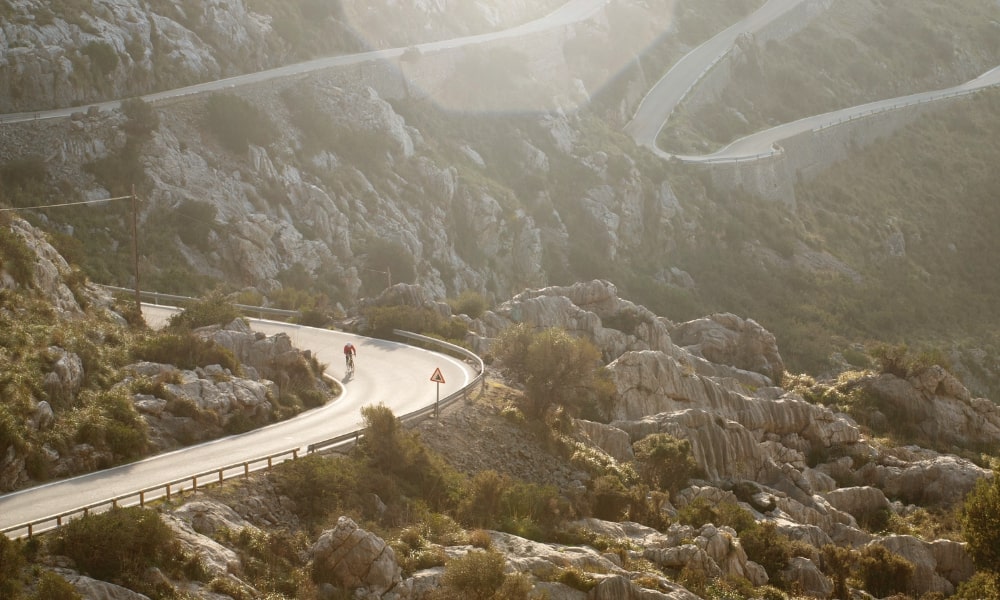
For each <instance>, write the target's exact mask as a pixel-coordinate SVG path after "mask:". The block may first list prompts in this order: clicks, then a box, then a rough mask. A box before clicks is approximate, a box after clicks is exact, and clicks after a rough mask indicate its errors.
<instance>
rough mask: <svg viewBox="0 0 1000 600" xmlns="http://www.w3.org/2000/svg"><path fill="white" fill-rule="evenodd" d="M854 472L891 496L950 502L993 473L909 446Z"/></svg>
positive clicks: (926, 502)
mask: <svg viewBox="0 0 1000 600" xmlns="http://www.w3.org/2000/svg"><path fill="white" fill-rule="evenodd" d="M857 476H858V477H859V478H860V479H861V481H864V482H865V483H867V484H868V485H871V486H875V487H877V488H879V489H881V490H882V491H883V492H884V493H885V495H886V496H888V497H890V498H894V499H900V500H902V501H904V502H908V503H914V504H919V505H943V506H952V505H954V504H955V503H956V502H958V501H960V500H961V499H962V498H963V497H965V494H967V493H968V492H969V491H970V490H972V488H973V487H974V486H975V485H976V482H977V481H979V480H980V479H983V478H989V477H993V473H992V472H991V471H990V470H989V469H984V468H982V467H980V466H977V465H976V464H974V463H972V462H971V461H968V460H965V459H962V458H959V457H957V456H952V455H941V454H938V453H936V452H933V451H930V450H925V449H921V448H917V447H913V446H908V447H904V448H897V449H895V450H894V451H893V452H892V453H891V454H886V455H885V456H883V457H881V458H880V459H878V460H876V461H873V462H869V463H867V464H865V465H864V466H862V467H861V468H860V469H858V470H857Z"/></svg>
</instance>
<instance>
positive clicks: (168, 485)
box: [167, 483, 170, 502]
mask: <svg viewBox="0 0 1000 600" xmlns="http://www.w3.org/2000/svg"><path fill="white" fill-rule="evenodd" d="M167 501H168V502H169V501H170V484H169V483H168V484H167Z"/></svg>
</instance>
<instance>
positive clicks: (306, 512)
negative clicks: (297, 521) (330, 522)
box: [273, 454, 362, 523]
mask: <svg viewBox="0 0 1000 600" xmlns="http://www.w3.org/2000/svg"><path fill="white" fill-rule="evenodd" d="M273 473H274V474H273V477H274V481H275V485H276V487H277V488H278V490H279V491H280V492H281V494H282V495H285V496H288V497H289V498H291V499H292V500H293V501H294V510H295V514H296V515H298V517H299V518H301V519H303V520H305V521H307V522H309V523H319V522H322V520H323V519H325V518H326V516H327V515H329V514H332V513H333V512H335V511H338V510H341V509H342V507H345V506H348V505H351V504H353V501H352V497H353V495H354V494H356V493H357V492H356V490H357V488H358V486H359V482H360V481H361V475H362V473H361V472H360V470H359V469H358V465H357V463H355V462H354V461H352V460H350V459H346V458H328V457H323V456H320V455H318V454H310V455H309V456H305V457H303V458H299V459H297V460H294V461H290V462H285V463H283V464H281V465H279V466H278V468H276V469H275V470H274V471H273Z"/></svg>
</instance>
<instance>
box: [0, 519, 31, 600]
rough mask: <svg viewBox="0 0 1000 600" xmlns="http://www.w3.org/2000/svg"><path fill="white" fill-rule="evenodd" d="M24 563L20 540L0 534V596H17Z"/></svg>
mask: <svg viewBox="0 0 1000 600" xmlns="http://www.w3.org/2000/svg"><path fill="white" fill-rule="evenodd" d="M25 564H26V562H25V559H24V553H23V552H22V551H21V542H17V541H14V540H12V539H10V538H8V537H7V536H6V535H0V598H16V597H17V594H18V593H19V592H20V590H21V576H22V573H21V570H22V569H23V568H24V566H25Z"/></svg>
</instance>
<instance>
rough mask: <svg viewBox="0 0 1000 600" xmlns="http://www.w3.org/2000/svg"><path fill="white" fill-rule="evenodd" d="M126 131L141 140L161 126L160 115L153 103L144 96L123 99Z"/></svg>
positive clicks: (122, 107)
mask: <svg viewBox="0 0 1000 600" xmlns="http://www.w3.org/2000/svg"><path fill="white" fill-rule="evenodd" d="M121 111H122V113H124V115H125V118H126V121H125V133H126V134H127V135H130V136H132V137H134V138H136V139H139V140H145V139H147V138H149V136H150V135H151V134H152V133H153V132H154V131H156V130H157V129H158V128H159V127H160V116H159V114H158V113H157V112H156V109H155V108H153V105H152V104H150V103H149V102H146V101H145V100H143V99H142V98H128V99H126V100H122V104H121Z"/></svg>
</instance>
